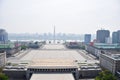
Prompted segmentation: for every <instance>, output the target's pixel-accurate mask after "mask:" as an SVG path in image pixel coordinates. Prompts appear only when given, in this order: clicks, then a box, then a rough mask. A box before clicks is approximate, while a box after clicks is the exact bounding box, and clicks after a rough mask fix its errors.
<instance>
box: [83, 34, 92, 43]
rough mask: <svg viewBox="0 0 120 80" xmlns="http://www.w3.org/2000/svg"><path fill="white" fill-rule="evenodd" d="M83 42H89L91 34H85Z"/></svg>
mask: <svg viewBox="0 0 120 80" xmlns="http://www.w3.org/2000/svg"><path fill="white" fill-rule="evenodd" d="M84 42H85V43H90V42H91V34H85V36H84Z"/></svg>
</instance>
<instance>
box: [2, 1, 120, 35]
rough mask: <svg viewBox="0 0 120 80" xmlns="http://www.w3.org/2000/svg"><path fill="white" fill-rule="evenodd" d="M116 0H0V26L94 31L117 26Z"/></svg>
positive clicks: (16, 30)
mask: <svg viewBox="0 0 120 80" xmlns="http://www.w3.org/2000/svg"><path fill="white" fill-rule="evenodd" d="M119 4H120V1H119V0H92V1H90V0H75V1H73V0H51V1H48V0H44V1H43V0H40V1H39V0H29V1H28V0H19V1H18V0H17V1H16V0H10V1H9V0H0V12H1V13H0V27H1V28H3V29H6V31H7V32H8V33H49V32H50V33H52V32H53V29H54V25H55V27H56V33H74V34H96V31H97V30H99V29H101V28H103V29H105V30H110V32H111V33H112V32H114V31H117V30H119V26H120V23H119V21H120V17H119V13H120V10H119V9H120V6H119Z"/></svg>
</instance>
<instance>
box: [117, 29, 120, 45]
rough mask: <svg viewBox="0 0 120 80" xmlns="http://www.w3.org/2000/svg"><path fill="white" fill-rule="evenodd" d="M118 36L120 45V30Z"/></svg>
mask: <svg viewBox="0 0 120 80" xmlns="http://www.w3.org/2000/svg"><path fill="white" fill-rule="evenodd" d="M117 35H118V43H119V44H120V30H118V31H117Z"/></svg>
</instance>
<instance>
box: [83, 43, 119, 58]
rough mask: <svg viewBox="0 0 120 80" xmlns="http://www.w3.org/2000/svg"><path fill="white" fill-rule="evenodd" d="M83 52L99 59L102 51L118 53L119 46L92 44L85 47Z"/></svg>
mask: <svg viewBox="0 0 120 80" xmlns="http://www.w3.org/2000/svg"><path fill="white" fill-rule="evenodd" d="M85 50H86V51H88V52H89V53H91V54H93V55H95V56H96V57H97V58H99V56H100V54H101V53H103V52H104V51H120V45H119V44H105V43H94V44H93V45H89V44H88V45H85Z"/></svg>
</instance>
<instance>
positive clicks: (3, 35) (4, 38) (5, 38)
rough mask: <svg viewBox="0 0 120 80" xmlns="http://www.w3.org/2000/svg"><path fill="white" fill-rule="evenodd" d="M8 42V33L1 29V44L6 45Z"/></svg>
mask: <svg viewBox="0 0 120 80" xmlns="http://www.w3.org/2000/svg"><path fill="white" fill-rule="evenodd" d="M7 41H8V33H7V32H6V31H5V30H4V29H0V42H1V43H5V42H7Z"/></svg>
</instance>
